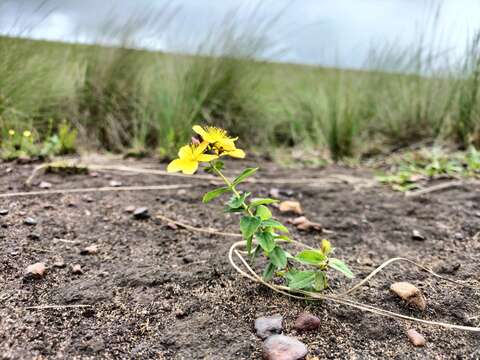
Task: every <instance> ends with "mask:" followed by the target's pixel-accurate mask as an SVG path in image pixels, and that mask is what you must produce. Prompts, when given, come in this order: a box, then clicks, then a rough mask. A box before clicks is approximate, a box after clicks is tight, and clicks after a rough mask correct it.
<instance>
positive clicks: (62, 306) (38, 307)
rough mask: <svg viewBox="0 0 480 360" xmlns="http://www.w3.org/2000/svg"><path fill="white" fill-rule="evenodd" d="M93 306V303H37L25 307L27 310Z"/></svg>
mask: <svg viewBox="0 0 480 360" xmlns="http://www.w3.org/2000/svg"><path fill="white" fill-rule="evenodd" d="M87 307H92V305H82V304H72V305H37V306H27V307H24V309H25V310H47V309H71V308H73V309H76V308H87Z"/></svg>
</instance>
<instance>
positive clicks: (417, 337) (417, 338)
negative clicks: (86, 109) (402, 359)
mask: <svg viewBox="0 0 480 360" xmlns="http://www.w3.org/2000/svg"><path fill="white" fill-rule="evenodd" d="M407 336H408V339H409V340H410V342H411V343H412V344H413V346H419V347H420V346H425V343H426V341H425V338H424V337H423V335H422V334H420V333H419V332H418V331H417V330H415V329H410V330H408V331H407Z"/></svg>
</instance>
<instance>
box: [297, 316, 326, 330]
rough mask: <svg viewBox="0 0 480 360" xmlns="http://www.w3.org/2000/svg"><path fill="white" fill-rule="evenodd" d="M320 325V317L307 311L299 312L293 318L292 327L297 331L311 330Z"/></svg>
mask: <svg viewBox="0 0 480 360" xmlns="http://www.w3.org/2000/svg"><path fill="white" fill-rule="evenodd" d="M319 327H320V319H319V318H318V317H316V316H315V315H312V314H309V313H301V314H300V315H299V316H298V318H297V320H295V325H294V328H295V329H296V330H298V331H311V330H316V329H318V328H319Z"/></svg>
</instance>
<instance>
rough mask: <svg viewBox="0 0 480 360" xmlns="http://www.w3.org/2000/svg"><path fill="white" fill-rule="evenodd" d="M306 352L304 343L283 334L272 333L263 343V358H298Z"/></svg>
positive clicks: (283, 359)
mask: <svg viewBox="0 0 480 360" xmlns="http://www.w3.org/2000/svg"><path fill="white" fill-rule="evenodd" d="M307 353H308V349H307V347H306V346H305V344H304V343H302V342H300V341H298V340H297V339H295V338H292V337H289V336H285V335H272V336H270V337H269V338H268V339H267V340H265V342H264V344H263V358H264V359H265V360H299V359H303V358H305V356H306V355H307Z"/></svg>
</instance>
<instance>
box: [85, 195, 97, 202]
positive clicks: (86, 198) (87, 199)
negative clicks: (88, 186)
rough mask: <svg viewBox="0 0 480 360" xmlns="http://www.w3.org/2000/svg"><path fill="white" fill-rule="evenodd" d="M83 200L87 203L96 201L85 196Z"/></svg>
mask: <svg viewBox="0 0 480 360" xmlns="http://www.w3.org/2000/svg"><path fill="white" fill-rule="evenodd" d="M82 199H83V201H85V202H87V203H92V202H94V201H95V200H94V199H93V198H92V197H91V196H84V197H83V198H82Z"/></svg>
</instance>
